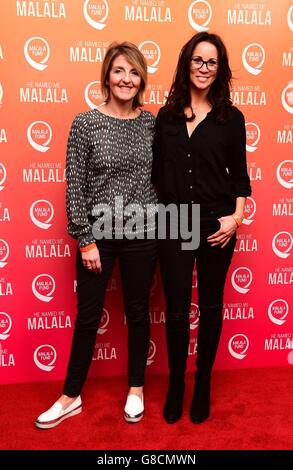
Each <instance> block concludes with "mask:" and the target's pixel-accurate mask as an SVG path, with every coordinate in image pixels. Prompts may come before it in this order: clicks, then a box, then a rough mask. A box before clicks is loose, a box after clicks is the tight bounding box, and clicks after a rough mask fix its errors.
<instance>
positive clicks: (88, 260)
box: [81, 247, 102, 274]
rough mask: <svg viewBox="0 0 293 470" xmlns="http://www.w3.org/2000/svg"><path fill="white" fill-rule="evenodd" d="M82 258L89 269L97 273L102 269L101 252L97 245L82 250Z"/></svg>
mask: <svg viewBox="0 0 293 470" xmlns="http://www.w3.org/2000/svg"><path fill="white" fill-rule="evenodd" d="M81 258H82V264H83V265H84V267H85V268H86V269H88V270H89V271H93V272H94V273H97V274H98V273H100V272H101V271H102V265H101V260H100V253H99V250H98V248H97V247H93V248H92V249H91V250H89V251H84V252H81Z"/></svg>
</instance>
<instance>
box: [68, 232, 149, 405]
mask: <svg viewBox="0 0 293 470" xmlns="http://www.w3.org/2000/svg"><path fill="white" fill-rule="evenodd" d="M97 246H98V249H99V253H100V259H101V264H102V272H101V273H100V274H95V273H93V272H91V271H89V270H88V269H86V268H85V267H84V266H83V264H82V258H81V254H80V250H78V251H77V257H76V272H77V317H76V321H75V329H74V335H73V340H72V346H71V354H70V359H69V363H68V369H67V375H66V379H65V384H64V390H63V393H64V394H65V395H68V396H69V397H75V396H77V395H79V394H80V392H81V389H82V387H83V385H84V382H85V380H86V377H87V373H88V370H89V367H90V364H91V360H92V356H93V352H94V347H95V342H96V334H97V330H98V327H99V324H100V320H101V316H102V310H103V305H104V299H105V292H106V288H107V284H108V281H109V278H110V276H111V273H112V271H113V266H114V262H115V259H116V258H117V257H118V259H119V263H120V274H121V280H122V289H123V298H124V308H125V315H126V320H127V325H128V385H129V386H130V387H140V386H142V385H143V384H144V373H145V367H146V361H147V355H148V350H149V340H150V333H149V329H150V318H149V294H150V288H151V283H152V278H153V274H154V270H155V265H156V261H157V241H156V240H138V239H134V240H127V239H123V240H100V241H97Z"/></svg>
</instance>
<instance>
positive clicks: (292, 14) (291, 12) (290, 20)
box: [287, 5, 293, 31]
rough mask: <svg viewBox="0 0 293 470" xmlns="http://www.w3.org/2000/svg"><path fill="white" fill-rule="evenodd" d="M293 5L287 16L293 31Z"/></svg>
mask: <svg viewBox="0 0 293 470" xmlns="http://www.w3.org/2000/svg"><path fill="white" fill-rule="evenodd" d="M292 17H293V5H292V6H291V7H290V8H289V10H288V14H287V21H288V26H289V28H290V29H291V31H293V18H292Z"/></svg>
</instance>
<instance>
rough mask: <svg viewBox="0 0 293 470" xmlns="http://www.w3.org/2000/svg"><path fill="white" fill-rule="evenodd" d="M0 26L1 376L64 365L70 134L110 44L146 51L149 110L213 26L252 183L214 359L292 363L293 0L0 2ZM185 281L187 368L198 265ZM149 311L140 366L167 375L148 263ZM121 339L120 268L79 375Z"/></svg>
mask: <svg viewBox="0 0 293 470" xmlns="http://www.w3.org/2000/svg"><path fill="white" fill-rule="evenodd" d="M0 23H1V24H0V31H1V32H0V70H1V73H0V152H1V153H0V381H1V382H2V383H13V382H30V381H50V380H56V379H62V378H63V377H64V374H65V370H66V366H67V360H68V356H69V349H70V344H71V338H72V332H73V325H74V318H75V314H76V297H75V291H76V280H75V251H76V242H75V240H73V239H71V238H70V237H69V236H68V235H67V232H66V223H67V221H66V214H65V185H66V183H65V175H64V172H65V152H66V142H67V136H68V131H69V128H70V125H71V122H72V120H73V118H74V116H75V115H76V114H77V113H78V112H80V111H85V110H89V109H93V108H95V107H96V106H98V105H99V104H101V103H102V95H101V90H100V70H101V63H102V60H103V57H104V55H105V52H106V51H107V48H108V46H109V44H110V43H111V42H112V41H124V40H128V41H132V42H134V43H135V44H137V45H138V47H139V48H140V50H141V51H142V52H143V54H144V56H145V57H146V60H147V63H148V72H149V82H148V86H147V90H146V93H145V108H146V109H148V110H150V111H152V112H153V113H154V114H155V115H156V114H157V112H158V109H159V108H160V107H161V106H162V105H164V103H165V100H166V97H167V96H168V90H169V87H170V84H171V80H172V77H173V73H174V69H175V66H176V63H177V57H178V53H179V51H180V48H181V47H182V45H183V44H184V43H185V42H186V41H187V40H188V39H189V38H190V37H191V36H192V35H193V34H195V33H196V32H199V31H210V32H216V33H218V34H220V35H221V36H222V38H223V39H224V41H225V43H226V45H227V48H228V51H229V56H230V61H231V66H232V70H233V76H234V80H233V89H232V92H231V96H232V100H233V102H234V104H235V105H236V106H238V107H239V108H240V109H241V111H242V112H243V113H244V115H245V118H246V129H247V163H248V172H249V175H250V179H251V183H252V188H253V194H252V197H249V198H248V199H247V203H246V208H245V220H244V224H243V225H242V227H241V228H240V229H239V231H238V242H237V246H236V249H235V252H236V253H235V256H234V259H233V263H232V266H231V268H230V271H229V275H228V278H227V285H226V291H225V305H224V309H223V318H224V330H223V335H222V339H221V344H220V348H219V352H218V357H217V361H216V368H218V369H233V368H242V367H244V368H250V367H269V366H286V365H287V366H288V364H290V365H292V364H293V302H292V300H293V264H292V260H293V247H292V245H293V235H292V232H293V224H292V215H293V195H292V187H293V160H292V140H293V139H292V129H293V122H292V113H293V81H292V65H293V41H292V36H293V34H292V33H293V5H292V2H291V1H289V0H279V1H278V2H277V1H275V0H254V1H247V0H246V1H239V0H221V1H219V0H196V1H192V0H95V1H94V0H86V1H84V0H64V1H59V0H38V1H37V0H32V1H26V0H23V1H22V0H19V1H17V0H2V1H1V5H0ZM211 282H213V280H212V279H211ZM193 287H194V295H193V301H192V306H191V311H190V327H191V339H190V348H189V366H188V367H189V370H193V369H194V362H195V356H196V336H197V326H198V306H197V293H196V290H197V289H196V287H197V277H196V270H195V271H194V278H193ZM150 317H151V342H150V349H149V357H148V374H150V373H162V372H166V371H167V361H166V348H165V337H164V323H165V313H164V300H163V295H162V287H161V280H160V275H159V270H158V271H157V273H156V275H155V277H154V282H153V286H152V292H151V309H150ZM126 344H127V327H126V324H125V318H124V314H123V303H122V299H121V286H120V280H119V272H118V269H117V267H116V269H115V272H114V274H113V276H112V278H111V280H110V283H109V286H108V290H107V299H106V303H105V306H104V312H103V318H102V322H101V325H100V328H99V331H98V334H97V340H96V346H95V352H94V355H93V363H92V367H91V371H90V374H91V375H100V376H103V375H104V376H105V375H119V374H121V375H122V374H125V373H126V364H127V349H126Z"/></svg>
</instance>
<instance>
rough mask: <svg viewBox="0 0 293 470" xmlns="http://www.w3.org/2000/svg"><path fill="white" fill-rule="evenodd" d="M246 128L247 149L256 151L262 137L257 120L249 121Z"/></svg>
mask: <svg viewBox="0 0 293 470" xmlns="http://www.w3.org/2000/svg"><path fill="white" fill-rule="evenodd" d="M245 128H246V150H247V152H255V151H256V149H257V144H258V141H259V139H260V128H259V126H258V125H257V124H255V122H247V123H246V124H245Z"/></svg>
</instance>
